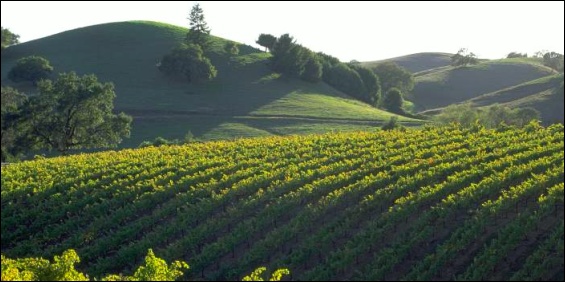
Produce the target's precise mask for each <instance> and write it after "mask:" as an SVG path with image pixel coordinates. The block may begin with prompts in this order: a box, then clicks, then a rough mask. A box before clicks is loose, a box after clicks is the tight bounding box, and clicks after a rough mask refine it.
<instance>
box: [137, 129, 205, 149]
mask: <svg viewBox="0 0 565 282" xmlns="http://www.w3.org/2000/svg"><path fill="white" fill-rule="evenodd" d="M198 141H199V139H197V138H195V137H194V134H192V132H191V131H188V133H186V135H185V136H184V139H182V140H180V139H172V140H169V139H165V138H163V137H160V136H159V137H156V138H155V139H154V140H153V141H143V142H141V144H139V148H145V147H161V146H167V145H183V144H189V143H193V142H198Z"/></svg>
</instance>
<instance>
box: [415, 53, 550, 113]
mask: <svg viewBox="0 0 565 282" xmlns="http://www.w3.org/2000/svg"><path fill="white" fill-rule="evenodd" d="M553 73H554V72H553V71H552V70H551V69H549V68H547V67H545V66H543V65H541V62H539V61H538V60H537V59H533V58H526V59H524V58H516V59H501V60H491V61H482V62H480V63H479V64H477V65H473V66H467V67H458V68H454V67H441V68H438V69H435V70H429V71H425V72H421V73H418V74H416V86H415V87H414V90H413V93H412V95H411V96H412V97H411V98H412V101H413V102H414V104H415V108H416V110H419V111H424V110H428V109H434V108H439V107H445V106H447V105H450V104H453V103H459V102H462V101H465V100H469V99H472V98H475V97H478V96H480V95H483V94H486V93H491V92H495V91H498V90H501V89H504V88H508V87H512V86H515V85H518V84H521V83H524V82H527V81H530V80H534V79H538V78H541V77H544V76H547V75H550V74H553Z"/></svg>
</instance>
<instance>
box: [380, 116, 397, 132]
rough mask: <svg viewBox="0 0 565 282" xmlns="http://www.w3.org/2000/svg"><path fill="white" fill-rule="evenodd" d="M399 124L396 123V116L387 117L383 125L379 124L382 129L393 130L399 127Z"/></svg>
mask: <svg viewBox="0 0 565 282" xmlns="http://www.w3.org/2000/svg"><path fill="white" fill-rule="evenodd" d="M400 126H401V125H400V124H399V123H398V117H397V116H391V117H390V118H389V120H388V121H387V122H386V123H385V124H383V126H381V129H382V130H393V129H397V128H400Z"/></svg>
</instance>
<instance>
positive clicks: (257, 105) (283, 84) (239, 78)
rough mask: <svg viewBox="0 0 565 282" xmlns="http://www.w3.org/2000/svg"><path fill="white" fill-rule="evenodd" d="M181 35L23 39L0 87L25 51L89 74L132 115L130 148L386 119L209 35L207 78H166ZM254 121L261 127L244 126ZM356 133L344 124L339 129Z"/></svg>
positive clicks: (143, 29)
mask: <svg viewBox="0 0 565 282" xmlns="http://www.w3.org/2000/svg"><path fill="white" fill-rule="evenodd" d="M186 32H187V30H186V29H185V28H181V27H178V26H172V25H167V24H163V23H155V22H139V21H137V22H120V23H110V24H102V25H96V26H90V27H85V28H80V29H76V30H71V31H67V32H63V33H60V34H56V35H53V36H50V37H46V38H42V39H39V40H35V41H31V42H26V43H23V44H19V45H16V46H13V47H10V48H8V49H6V50H5V51H3V53H2V84H9V85H10V84H11V83H10V81H8V80H7V73H8V71H9V70H10V68H11V67H12V66H13V65H14V64H15V61H16V60H17V59H19V58H21V57H23V56H28V55H32V54H36V55H40V56H44V57H45V58H47V59H48V60H49V61H50V62H51V63H52V65H53V66H54V67H55V70H56V71H58V72H63V71H71V70H74V71H77V72H78V73H79V74H88V73H94V74H96V75H97V76H98V77H99V78H100V80H101V81H112V82H113V83H114V84H115V86H116V93H117V99H116V109H117V110H120V111H125V112H126V113H128V114H131V115H133V116H134V124H133V125H134V128H133V132H132V138H131V139H130V140H126V141H125V143H124V144H123V145H124V146H137V145H138V144H139V143H140V142H141V141H142V140H148V139H154V138H155V137H156V136H163V137H166V138H182V137H183V136H184V135H185V134H186V133H187V132H188V131H189V130H190V131H191V132H192V133H193V134H194V135H196V137H203V138H206V137H207V136H215V137H217V138H233V137H236V136H262V135H265V134H277V130H276V129H277V128H278V127H280V126H287V127H288V126H290V127H289V130H288V131H287V133H294V131H293V130H292V127H293V125H291V124H290V123H289V122H290V121H293V122H295V125H294V127H296V132H302V131H303V128H304V127H303V123H308V124H309V125H311V127H312V129H313V131H312V132H317V131H320V130H321V131H323V130H324V129H325V128H328V124H334V123H336V122H347V121H351V120H364V121H365V122H366V123H369V124H371V125H372V126H373V127H374V126H377V125H379V124H381V123H382V122H383V121H385V120H387V119H388V118H389V117H390V116H391V114H389V113H386V112H383V111H380V110H377V109H374V108H371V107H369V106H368V105H366V104H363V103H357V102H355V101H353V99H351V98H350V97H349V96H347V95H344V94H343V93H341V92H338V91H335V90H334V89H333V88H331V87H329V86H328V85H326V84H323V83H318V84H310V83H305V82H301V81H298V80H294V79H286V78H281V77H279V76H277V75H276V74H273V73H272V72H271V71H270V70H269V68H268V67H267V65H266V63H267V60H268V58H269V56H270V55H269V54H267V53H263V52H261V51H260V50H257V49H254V48H251V47H250V46H240V55H238V56H235V57H231V58H230V57H229V56H228V55H227V54H225V53H224V51H223V44H224V43H225V42H226V41H225V40H224V39H221V38H214V40H213V44H212V48H211V49H210V50H207V53H208V54H207V55H208V56H209V57H210V58H211V60H212V62H213V64H214V65H215V66H216V68H217V69H218V77H217V78H216V79H215V80H214V81H212V82H211V83H206V84H201V85H192V84H188V83H185V82H182V81H175V80H172V79H170V78H167V77H165V76H164V75H163V74H161V73H160V72H159V71H158V69H157V67H156V64H157V63H158V62H159V60H160V59H161V57H162V56H163V55H164V54H165V53H167V52H169V51H170V49H171V48H172V47H174V46H175V45H176V44H178V43H180V42H182V40H183V39H184V37H185V35H186ZM23 88H24V90H25V91H26V92H28V93H31V92H33V89H31V88H30V87H25V86H24V87H23ZM303 94H304V96H303ZM302 102H305V103H302ZM250 117H253V118H254V119H250ZM282 117H285V118H286V117H288V118H290V117H292V118H293V119H283V118H282ZM301 118H302V119H301ZM305 118H310V119H305ZM312 118H315V122H313V120H312ZM257 119H260V121H261V122H259V123H257V122H253V123H249V122H248V121H250V120H253V121H257ZM400 120H401V121H410V120H409V119H406V118H400ZM257 126H260V127H257ZM357 128H358V127H357V125H356V124H355V123H351V126H350V127H347V128H346V129H347V130H354V129H357ZM223 129H226V130H223ZM341 129H345V128H344V127H342V128H341ZM221 132H224V133H223V134H221ZM218 133H220V134H218Z"/></svg>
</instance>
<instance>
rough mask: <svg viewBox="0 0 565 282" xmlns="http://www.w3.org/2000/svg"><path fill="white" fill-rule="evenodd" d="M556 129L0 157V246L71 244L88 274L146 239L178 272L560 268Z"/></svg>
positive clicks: (509, 274) (29, 251) (479, 272)
mask: <svg viewBox="0 0 565 282" xmlns="http://www.w3.org/2000/svg"><path fill="white" fill-rule="evenodd" d="M563 139H564V135H563V126H562V125H553V126H551V127H548V128H542V127H535V126H530V127H528V128H525V129H520V130H517V129H509V130H506V131H496V130H485V129H483V130H471V129H462V128H456V127H430V128H426V129H425V130H412V129H409V130H407V131H406V132H404V131H397V130H393V131H378V132H372V133H370V132H356V133H337V134H325V135H309V136H284V137H267V138H254V139H239V140H236V141H216V142H207V143H196V144H190V145H185V146H169V147H160V148H154V147H153V148H144V149H136V150H128V149H126V150H121V151H118V152H115V151H108V152H102V153H96V154H81V155H75V156H70V157H59V158H50V159H41V160H34V161H26V162H22V163H17V164H11V165H8V166H5V167H2V178H1V180H2V184H1V193H2V194H1V196H2V197H1V203H2V212H1V214H0V216H1V225H0V227H1V233H2V238H1V240H2V242H1V248H2V250H1V251H2V254H3V255H6V256H8V257H10V258H18V257H44V258H51V257H53V255H55V254H56V255H59V254H61V253H62V252H63V251H64V250H67V249H75V250H76V251H77V253H78V255H79V256H80V258H81V263H80V264H78V265H77V269H79V270H80V271H82V272H85V273H88V274H89V275H91V276H92V277H101V276H103V274H108V273H123V274H125V275H131V274H132V271H133V270H134V269H135V268H136V267H137V266H138V265H140V264H141V262H142V259H143V257H145V254H146V253H147V250H148V249H149V248H152V249H153V250H154V252H155V254H156V255H157V256H158V257H161V258H164V259H165V260H166V261H169V262H171V261H173V260H184V261H186V262H188V264H189V265H190V270H189V271H187V272H186V273H185V276H184V277H183V279H189V280H190V281H192V280H238V279H240V278H241V277H243V275H246V274H248V273H249V272H250V271H252V270H253V269H255V268H257V267H258V266H262V265H263V266H267V267H268V268H269V269H277V268H288V269H289V270H290V271H291V276H290V277H289V278H290V279H291V280H318V281H335V280H339V281H342V280H345V281H348V280H361V281H380V280H408V281H414V280H418V281H436V280H455V279H456V280H466V281H484V280H494V281H500V280H534V281H539V280H556V281H562V280H563V196H564V194H563V177H564V175H563V173H564V170H563V165H564V163H563V142H564V141H563Z"/></svg>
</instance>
